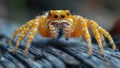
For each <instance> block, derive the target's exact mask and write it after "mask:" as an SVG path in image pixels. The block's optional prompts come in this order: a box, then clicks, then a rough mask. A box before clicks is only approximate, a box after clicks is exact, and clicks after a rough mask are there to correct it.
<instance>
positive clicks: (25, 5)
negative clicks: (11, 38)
mask: <svg viewBox="0 0 120 68" xmlns="http://www.w3.org/2000/svg"><path fill="white" fill-rule="evenodd" d="M50 9H68V10H71V11H72V13H73V14H77V15H81V16H84V17H85V18H89V19H93V20H95V21H97V22H98V23H99V24H100V25H101V26H102V27H103V28H105V29H106V30H112V28H113V27H114V24H115V23H116V21H118V20H119V19H120V0H0V19H5V20H9V21H13V22H16V23H25V22H27V21H28V20H30V19H33V18H34V17H35V16H38V15H41V14H44V12H45V11H48V10H50ZM0 23H1V22H0ZM119 23H120V22H119Z"/></svg>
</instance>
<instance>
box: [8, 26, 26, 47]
mask: <svg viewBox="0 0 120 68" xmlns="http://www.w3.org/2000/svg"><path fill="white" fill-rule="evenodd" d="M24 27H25V26H24V25H23V26H22V27H20V28H18V29H16V30H15V32H14V33H13V35H12V37H11V38H10V41H9V42H8V46H10V45H11V43H12V41H13V39H14V38H15V37H16V35H17V34H18V33H19V32H20V31H21V30H22V29H23V28H24Z"/></svg>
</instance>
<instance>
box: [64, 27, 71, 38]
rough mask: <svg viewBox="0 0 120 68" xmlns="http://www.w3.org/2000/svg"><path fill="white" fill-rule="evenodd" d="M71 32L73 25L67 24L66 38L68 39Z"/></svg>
mask: <svg viewBox="0 0 120 68" xmlns="http://www.w3.org/2000/svg"><path fill="white" fill-rule="evenodd" d="M70 33H71V26H67V27H66V28H65V39H66V40H68V39H69V38H70Z"/></svg>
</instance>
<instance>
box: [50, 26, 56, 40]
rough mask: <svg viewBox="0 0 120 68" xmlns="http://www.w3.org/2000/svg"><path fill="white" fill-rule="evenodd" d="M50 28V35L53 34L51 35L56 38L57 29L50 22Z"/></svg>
mask: <svg viewBox="0 0 120 68" xmlns="http://www.w3.org/2000/svg"><path fill="white" fill-rule="evenodd" d="M49 30H50V35H51V37H52V38H56V35H57V33H56V30H55V27H54V26H53V25H51V24H50V25H49Z"/></svg>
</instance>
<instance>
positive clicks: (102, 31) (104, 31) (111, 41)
mask: <svg viewBox="0 0 120 68" xmlns="http://www.w3.org/2000/svg"><path fill="white" fill-rule="evenodd" d="M98 29H99V32H100V33H101V34H103V35H104V36H105V37H107V38H108V40H109V41H110V43H111V45H112V48H113V49H114V50H116V45H115V43H114V41H113V39H112V37H111V35H110V34H109V33H108V32H107V31H106V30H104V29H103V28H102V27H100V26H99V28H98Z"/></svg>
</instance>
